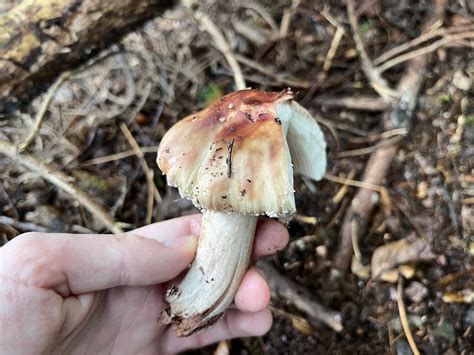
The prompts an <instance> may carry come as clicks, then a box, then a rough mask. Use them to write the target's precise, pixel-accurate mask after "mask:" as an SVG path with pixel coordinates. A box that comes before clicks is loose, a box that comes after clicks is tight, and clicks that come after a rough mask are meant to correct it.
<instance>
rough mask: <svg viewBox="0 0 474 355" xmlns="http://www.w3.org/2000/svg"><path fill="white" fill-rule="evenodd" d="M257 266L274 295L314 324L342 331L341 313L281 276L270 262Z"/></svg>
mask: <svg viewBox="0 0 474 355" xmlns="http://www.w3.org/2000/svg"><path fill="white" fill-rule="evenodd" d="M257 266H258V268H260V269H261V270H262V271H263V273H264V274H265V277H266V279H267V281H268V285H269V286H270V289H271V291H272V293H273V294H274V295H276V296H277V297H282V298H284V299H285V300H286V301H287V302H291V303H292V304H293V305H294V306H295V307H296V308H298V309H299V310H300V311H302V312H304V313H305V314H306V315H308V317H309V319H310V320H311V321H312V322H316V323H318V322H322V323H324V324H326V325H327V326H329V327H330V328H331V329H333V330H334V331H336V332H340V331H342V329H343V325H342V317H341V314H340V313H338V312H335V311H333V310H330V309H327V308H325V307H324V306H323V305H321V304H320V303H318V302H317V301H316V300H315V299H314V298H313V297H312V296H311V295H310V294H309V293H308V291H307V290H306V289H304V288H303V287H301V286H300V285H298V284H296V283H295V282H293V281H291V280H288V279H287V278H285V277H283V276H282V275H280V273H279V272H278V271H277V270H276V269H275V268H274V267H273V266H272V265H270V264H269V263H268V262H265V261H263V260H259V261H257Z"/></svg>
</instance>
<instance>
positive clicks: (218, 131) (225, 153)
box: [157, 89, 296, 218]
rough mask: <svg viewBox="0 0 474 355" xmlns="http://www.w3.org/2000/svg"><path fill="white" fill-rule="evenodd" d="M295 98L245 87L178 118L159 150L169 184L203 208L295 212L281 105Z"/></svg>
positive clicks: (279, 213)
mask: <svg viewBox="0 0 474 355" xmlns="http://www.w3.org/2000/svg"><path fill="white" fill-rule="evenodd" d="M292 98H293V96H292V93H291V92H290V91H284V92H280V93H276V92H262V91H259V90H251V89H248V90H241V91H237V92H234V93H231V94H228V95H226V96H224V97H222V98H221V99H220V100H218V101H216V102H214V103H212V104H211V105H210V106H209V107H207V108H205V109H203V110H202V111H200V112H198V113H195V114H193V115H190V116H188V117H186V118H184V119H182V120H180V121H179V122H177V123H176V124H175V125H174V126H173V127H172V128H171V129H170V130H169V131H168V132H167V133H166V134H165V136H164V137H163V139H162V141H161V144H160V147H159V149H158V158H157V162H158V166H159V167H160V169H161V170H162V172H163V173H164V174H166V175H167V180H168V184H170V185H172V186H175V187H177V188H178V189H179V192H180V194H181V196H183V197H186V198H189V199H191V200H192V201H193V203H194V204H195V205H196V206H197V207H199V208H202V209H209V210H214V211H219V212H236V213H240V214H250V215H262V214H266V215H268V216H271V217H280V218H285V217H288V216H291V215H292V214H293V213H295V210H296V209H295V200H294V190H293V167H292V164H291V157H290V152H289V148H288V144H287V142H286V136H285V135H286V131H287V125H286V124H285V122H283V124H282V121H281V120H280V118H279V117H278V110H277V106H278V104H280V103H283V102H289V101H290V100H292Z"/></svg>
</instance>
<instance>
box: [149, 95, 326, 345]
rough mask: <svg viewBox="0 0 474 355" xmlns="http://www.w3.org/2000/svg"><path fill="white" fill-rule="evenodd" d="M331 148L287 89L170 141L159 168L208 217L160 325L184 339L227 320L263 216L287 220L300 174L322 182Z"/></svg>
mask: <svg viewBox="0 0 474 355" xmlns="http://www.w3.org/2000/svg"><path fill="white" fill-rule="evenodd" d="M325 149H326V143H325V140H324V137H323V134H322V132H321V130H320V128H319V126H318V124H317V123H316V121H315V120H314V119H313V118H312V117H311V115H310V114H309V113H308V111H306V110H305V109H304V108H303V107H301V106H300V105H299V104H298V103H296V102H295V101H293V93H292V92H291V91H290V90H289V89H288V90H286V91H283V92H280V93H275V92H263V91H259V90H252V89H247V90H241V91H238V92H234V93H231V94H228V95H226V96H224V97H222V98H221V99H220V100H218V101H216V102H214V103H212V104H211V105H210V106H209V107H207V108H205V109H203V110H202V111H200V112H198V113H196V114H193V115H190V116H188V117H186V118H184V119H183V120H181V121H179V122H178V123H176V124H175V125H174V126H173V127H172V128H171V129H170V130H169V131H168V132H167V133H166V134H165V136H164V137H163V139H162V141H161V144H160V147H159V149H158V159H157V162H158V166H159V167H160V169H161V170H162V172H163V173H164V174H166V175H167V180H168V184H170V185H172V186H175V187H177V188H178V189H179V192H180V194H181V196H183V197H186V198H188V199H190V200H192V202H193V203H194V205H195V206H197V207H198V208H200V209H201V210H202V212H203V219H202V224H201V235H200V238H199V242H198V248H197V252H196V257H195V259H194V261H193V263H192V265H191V267H190V269H189V270H188V272H187V274H186V275H185V276H184V279H183V280H182V281H181V283H180V284H179V285H177V286H174V287H172V288H171V289H170V290H168V292H167V294H166V296H165V300H166V301H167V302H168V303H169V308H168V309H167V310H166V311H164V313H163V314H162V317H161V321H162V322H163V323H165V324H169V323H172V324H173V326H174V328H175V331H176V334H177V335H178V336H188V335H191V334H193V333H195V332H197V331H200V330H202V329H205V328H207V327H208V326H210V325H212V324H213V323H215V322H216V321H217V320H218V319H219V318H220V317H221V316H222V315H223V313H224V311H225V310H226V308H227V307H228V306H229V305H230V304H231V303H232V301H233V299H234V296H235V293H236V292H237V288H238V286H239V284H240V282H241V280H242V278H243V276H244V274H245V272H246V271H247V268H248V266H249V262H250V255H251V251H252V244H253V239H254V234H255V228H256V225H257V219H258V216H260V215H266V216H269V217H277V218H279V219H280V220H281V221H284V222H288V221H289V220H290V219H291V217H292V215H293V214H294V213H295V211H296V209H295V198H294V189H293V170H295V172H297V173H300V174H302V175H305V176H307V177H309V178H312V179H315V180H320V179H321V178H322V176H323V174H324V172H325V170H326V152H325ZM292 162H293V164H294V168H293V164H292Z"/></svg>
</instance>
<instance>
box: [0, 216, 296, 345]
mask: <svg viewBox="0 0 474 355" xmlns="http://www.w3.org/2000/svg"><path fill="white" fill-rule="evenodd" d="M199 229H200V216H197V215H194V216H187V217H181V218H176V219H172V220H168V221H165V222H161V223H155V224H152V225H149V226H145V227H142V228H138V229H135V230H134V231H131V232H127V233H125V234H124V235H118V236H111V235H95V234H94V235H90V234H85V235H73V234H43V233H26V234H23V235H20V236H18V237H16V238H15V239H14V240H12V241H11V242H9V243H7V244H6V245H5V246H4V247H3V248H0V329H1V331H0V353H2V354H32V353H35V354H36V353H60V354H63V353H67V354H73V353H87V354H88V353H90V354H103V353H107V354H109V353H114V354H121V353H123V354H132V353H133V354H135V353H139V354H156V353H159V354H163V353H176V352H179V351H183V350H186V349H191V348H196V347H201V346H205V345H207V344H211V343H213V342H216V341H219V340H222V339H229V338H234V337H244V336H257V335H262V334H264V333H266V332H267V331H268V330H269V328H270V326H271V323H272V317H271V313H270V311H269V310H268V309H267V305H268V302H269V299H270V292H269V289H268V285H267V283H266V282H265V281H264V279H263V278H262V276H261V275H260V273H259V272H258V271H256V269H254V268H251V269H250V270H249V271H248V272H247V274H246V275H245V277H244V279H243V280H242V283H241V285H240V288H239V290H238V292H237V294H236V296H235V307H234V308H233V309H230V310H229V311H228V312H227V314H226V315H225V317H224V319H223V320H222V321H221V322H219V323H218V324H216V325H215V326H214V327H212V328H210V329H208V330H206V331H204V332H202V333H199V334H195V335H192V336H190V337H188V338H177V337H176V336H175V335H174V331H173V330H172V329H171V328H170V327H168V326H163V325H161V324H160V323H159V322H158V320H157V319H158V317H159V316H160V314H161V312H162V311H163V310H164V309H165V308H166V304H165V302H164V301H163V296H164V292H165V291H166V290H167V289H168V287H169V286H170V285H171V284H173V281H172V280H173V279H174V278H176V277H177V276H178V275H179V274H180V273H181V272H182V271H183V270H184V269H185V268H186V267H187V265H188V264H189V263H191V261H192V259H193V257H194V253H195V249H196V245H197V237H195V235H199ZM287 242H288V233H287V231H286V229H285V228H284V227H283V226H282V225H280V224H279V223H278V222H275V221H271V220H261V221H259V224H258V227H257V232H256V238H255V244H254V250H253V255H254V256H256V257H257V256H264V255H269V254H273V253H275V252H276V251H277V250H280V249H282V248H283V247H284V246H285V245H286V244H287Z"/></svg>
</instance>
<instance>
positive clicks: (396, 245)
mask: <svg viewBox="0 0 474 355" xmlns="http://www.w3.org/2000/svg"><path fill="white" fill-rule="evenodd" d="M435 257H436V255H435V254H433V252H432V251H431V247H430V245H429V244H428V242H426V241H425V240H424V239H418V240H416V241H415V242H413V243H409V242H408V241H407V240H406V239H402V240H398V241H396V242H392V243H388V244H386V245H383V246H381V247H379V248H377V249H376V250H375V252H374V255H373V256H372V262H371V271H372V277H373V278H374V279H377V278H379V277H380V275H382V273H384V272H387V271H391V270H393V269H395V268H396V267H397V266H399V265H405V264H416V263H418V262H426V261H431V260H433V259H434V258H435ZM404 271H407V270H404ZM391 276H393V275H391ZM392 278H393V277H392ZM392 278H391V279H392Z"/></svg>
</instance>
